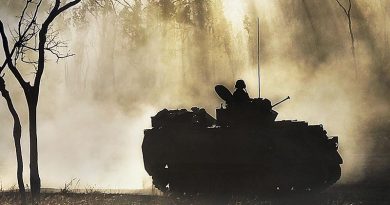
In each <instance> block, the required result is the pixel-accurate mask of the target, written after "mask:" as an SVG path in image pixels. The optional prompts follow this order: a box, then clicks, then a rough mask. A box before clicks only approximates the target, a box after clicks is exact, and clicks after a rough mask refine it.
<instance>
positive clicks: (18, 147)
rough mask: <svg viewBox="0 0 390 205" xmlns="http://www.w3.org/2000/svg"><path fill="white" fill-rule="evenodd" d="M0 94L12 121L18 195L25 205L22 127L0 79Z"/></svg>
mask: <svg viewBox="0 0 390 205" xmlns="http://www.w3.org/2000/svg"><path fill="white" fill-rule="evenodd" d="M0 92H1V93H2V95H3V97H4V99H5V100H6V101H7V105H8V109H9V111H10V112H11V115H12V117H13V120H14V130H13V137H14V142H15V150H16V161H17V179H18V186H19V193H20V200H21V204H22V205H26V204H27V201H26V189H25V187H24V181H23V156H22V146H21V144H20V139H21V137H22V126H21V124H20V118H19V115H18V113H17V112H16V109H15V107H14V105H13V103H12V100H11V97H10V95H9V93H8V91H7V90H6V89H5V84H4V80H3V79H2V78H1V79H0Z"/></svg>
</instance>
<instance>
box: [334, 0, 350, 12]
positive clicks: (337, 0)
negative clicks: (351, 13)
mask: <svg viewBox="0 0 390 205" xmlns="http://www.w3.org/2000/svg"><path fill="white" fill-rule="evenodd" d="M336 2H337V3H338V4H339V6H340V7H341V8H342V9H343V10H344V12H345V14H346V15H348V12H347V9H345V7H344V6H343V5H342V4H341V3H340V1H339V0H336Z"/></svg>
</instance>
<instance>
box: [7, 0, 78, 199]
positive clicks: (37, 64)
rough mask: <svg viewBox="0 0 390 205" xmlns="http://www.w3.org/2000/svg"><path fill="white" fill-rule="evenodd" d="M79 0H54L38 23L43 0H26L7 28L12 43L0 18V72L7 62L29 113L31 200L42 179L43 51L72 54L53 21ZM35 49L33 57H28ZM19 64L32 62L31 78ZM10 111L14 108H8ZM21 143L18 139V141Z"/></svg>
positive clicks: (58, 54)
mask: <svg viewBox="0 0 390 205" xmlns="http://www.w3.org/2000/svg"><path fill="white" fill-rule="evenodd" d="M80 1H81V0H73V1H68V2H67V3H63V4H62V3H61V1H60V0H55V1H54V2H53V4H52V6H51V7H50V10H49V12H48V14H47V15H46V16H45V17H44V18H43V22H42V23H39V22H38V20H37V16H38V15H39V14H40V13H44V12H40V11H39V10H40V9H41V3H42V0H26V3H25V6H24V8H23V10H22V12H21V15H20V17H19V22H18V25H17V27H16V28H15V29H14V30H11V31H10V34H11V36H12V40H13V42H12V45H10V42H9V41H8V36H7V33H6V31H5V29H4V25H3V22H2V21H1V20H0V34H1V39H2V45H3V49H4V54H5V61H4V63H3V65H2V66H1V70H0V73H1V72H3V70H4V68H5V67H6V66H7V67H8V68H9V70H10V72H11V73H12V75H13V76H14V77H15V78H16V80H17V81H18V83H19V85H20V86H21V88H22V89H23V91H24V95H25V98H26V101H27V106H28V114H29V134H30V187H31V195H32V202H33V203H38V202H39V194H40V189H41V180H40V177H39V169H38V143H37V106H38V99H39V91H40V85H41V80H42V75H43V73H44V70H45V60H46V52H49V53H51V54H53V55H54V56H55V57H56V58H57V60H58V59H61V58H66V57H69V56H71V55H72V54H69V53H65V54H64V53H63V52H62V51H63V49H64V47H66V43H65V42H63V41H60V40H59V39H58V37H59V33H58V31H53V29H52V23H53V21H54V20H55V18H56V17H57V16H58V15H60V14H61V13H62V12H64V11H66V10H67V9H69V8H71V7H72V6H74V5H76V4H77V3H79V2H80ZM31 53H36V56H37V57H36V58H33V59H31V58H32V57H31V56H34V54H31ZM19 64H27V65H30V66H32V68H33V69H34V72H35V76H34V78H33V80H32V82H29V81H26V80H25V78H24V77H23V76H22V73H21V68H20V65H19ZM10 111H11V113H12V112H13V111H12V109H10ZM19 144H20V142H19Z"/></svg>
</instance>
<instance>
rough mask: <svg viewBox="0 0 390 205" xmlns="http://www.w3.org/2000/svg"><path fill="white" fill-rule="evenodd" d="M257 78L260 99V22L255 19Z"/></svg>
mask: <svg viewBox="0 0 390 205" xmlns="http://www.w3.org/2000/svg"><path fill="white" fill-rule="evenodd" d="M257 78H258V82H259V98H260V20H259V17H257Z"/></svg>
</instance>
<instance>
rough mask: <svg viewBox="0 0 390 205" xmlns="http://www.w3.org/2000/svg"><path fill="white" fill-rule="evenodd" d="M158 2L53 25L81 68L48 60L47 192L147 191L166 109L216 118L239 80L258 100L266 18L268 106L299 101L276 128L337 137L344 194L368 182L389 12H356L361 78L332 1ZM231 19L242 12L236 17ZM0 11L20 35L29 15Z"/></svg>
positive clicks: (74, 14)
mask: <svg viewBox="0 0 390 205" xmlns="http://www.w3.org/2000/svg"><path fill="white" fill-rule="evenodd" d="M137 2H138V3H139V1H135V2H134V3H133V5H135V6H137V5H138V4H137ZM161 2H162V3H161V5H155V6H153V7H152V6H147V5H145V4H142V5H138V6H139V7H134V8H135V10H133V12H128V11H125V10H121V9H119V10H120V11H121V12H118V11H116V12H114V11H113V10H112V9H110V8H109V7H107V6H106V7H104V8H100V7H97V6H96V5H95V7H94V6H91V4H90V2H89V1H86V3H85V4H84V5H80V6H79V7H77V8H76V9H74V10H73V11H69V12H68V13H67V15H65V16H61V18H59V19H57V20H56V28H58V29H60V31H61V35H62V38H63V39H64V40H67V41H68V43H69V48H70V49H71V51H72V52H73V53H75V54H76V56H74V57H72V58H68V59H66V60H63V61H60V63H59V64H56V63H55V59H54V58H52V57H51V58H50V59H48V64H47V67H46V68H47V69H46V70H45V75H44V78H43V84H42V90H41V98H40V100H39V115H38V116H39V120H38V134H39V160H40V161H39V164H40V173H41V178H42V183H43V186H44V187H61V186H62V185H63V183H65V182H67V181H70V180H71V179H73V178H79V179H80V181H81V184H82V185H81V187H80V188H83V186H93V187H95V188H107V189H108V188H142V187H144V186H150V178H149V177H148V176H147V174H146V172H145V171H144V169H143V162H142V153H141V143H142V138H143V129H147V128H149V127H150V116H153V115H154V114H155V113H156V112H157V111H158V110H160V109H162V108H169V109H177V108H187V109H189V108H191V107H192V106H199V107H204V108H206V110H207V111H208V112H209V113H210V114H212V115H214V109H215V108H216V107H218V106H219V104H220V102H221V100H220V99H218V97H217V96H216V95H215V93H214V85H215V84H224V85H226V86H227V87H229V88H231V89H232V88H233V85H234V83H235V80H237V79H244V80H245V81H246V83H247V87H248V91H249V93H250V95H251V96H252V97H256V96H257V89H258V87H257V86H258V85H257V84H258V81H257V64H256V62H257V61H256V57H257V55H256V49H257V47H256V41H257V37H256V35H257V30H256V17H257V16H258V17H259V19H260V33H261V41H260V45H261V46H260V56H261V57H260V58H261V96H262V97H266V98H269V99H270V100H271V101H272V102H276V101H278V100H280V99H282V98H284V97H286V96H287V95H289V96H290V97H291V98H292V100H290V101H289V102H285V103H283V104H281V105H279V106H278V107H277V108H276V110H277V111H278V112H279V116H278V120H283V119H292V120H294V119H297V120H304V121H307V122H309V123H310V124H323V125H324V128H325V129H326V130H327V131H328V135H330V136H339V142H340V148H339V150H340V152H341V155H342V157H343V159H344V164H343V166H342V169H343V174H342V180H341V182H342V183H350V182H358V181H361V180H365V179H367V178H369V175H367V173H366V171H367V168H368V167H369V168H370V167H371V166H372V164H370V160H371V159H372V158H370V157H371V153H377V151H378V149H377V147H378V144H380V143H381V141H379V140H381V139H378V138H376V137H377V135H374V134H372V133H373V131H378V130H379V131H382V130H384V128H385V127H386V126H388V125H389V121H388V119H389V118H388V117H389V113H390V112H389V105H388V102H389V94H388V92H387V90H388V89H389V82H390V81H389V77H390V74H389V64H388V63H389V62H388V60H387V59H389V58H388V55H389V51H390V50H389V43H388V35H387V32H388V28H387V22H386V19H387V18H388V14H387V13H386V9H385V8H388V6H389V5H390V2H386V1H373V0H372V1H353V7H352V26H353V32H354V34H355V38H356V45H355V47H356V60H357V64H356V66H355V64H354V61H353V57H352V54H351V44H350V36H349V33H348V32H349V31H348V22H347V18H346V16H345V15H344V13H343V11H342V10H341V8H340V7H339V6H338V4H337V3H336V2H335V1H331V0H328V1H306V0H302V1H293V0H285V1H265V0H264V1H247V2H246V3H243V2H242V1H229V2H230V3H229V4H225V5H224V4H223V2H222V1H211V2H209V1H194V2H193V4H191V5H189V6H190V7H191V9H192V10H191V12H186V11H187V10H186V9H187V7H186V6H185V5H181V6H177V7H178V8H177V9H176V10H175V9H174V10H172V5H170V4H169V3H167V2H170V1H161ZM164 2H165V3H166V4H163V3H164ZM191 2H192V1H191ZM343 3H347V2H343ZM2 5H4V4H2ZM5 5H8V4H5ZM231 7H237V8H238V7H239V9H238V11H243V12H238V13H234V12H233V14H232V12H229V9H230V10H234V9H232V8H231ZM87 8H88V9H87ZM137 8H138V10H137ZM363 8H364V9H363ZM0 10H1V11H2V13H1V15H0V16H1V19H2V20H3V19H4V18H6V19H7V20H9V22H8V23H9V24H10V25H15V22H13V21H12V20H11V19H12V15H15V13H16V14H17V13H18V12H19V10H20V8H19V9H18V8H16V7H15V8H14V7H11V6H10V5H8V6H7V7H4V8H0ZM3 11H7V12H6V13H3ZM137 12H139V13H137ZM173 14H174V15H173ZM187 14H188V15H190V16H189V17H188V18H187V17H186V15H187ZM242 14H245V15H242ZM172 16H174V17H172ZM237 18H238V19H239V20H237ZM355 73H357V75H356V74H355ZM24 74H25V75H27V76H30V77H31V74H29V73H28V72H27V71H26V72H25V73H24ZM6 77H7V80H8V81H7V82H9V83H7V86H8V87H9V89H10V90H11V93H12V97H13V99H14V101H15V102H16V104H17V108H18V111H19V112H20V113H21V114H22V116H23V123H24V130H23V140H24V141H23V148H24V160H25V164H26V165H27V164H28V132H27V124H26V123H27V120H26V109H25V106H26V105H25V102H24V99H23V98H24V97H23V93H22V91H21V90H20V88H18V86H17V84H16V82H15V81H14V80H12V77H11V75H10V74H9V73H7V75H6ZM0 103H1V106H0V114H1V118H0V122H1V125H2V127H1V128H2V129H1V130H0V141H1V143H0V149H1V153H0V180H1V181H2V182H3V184H4V185H5V186H11V185H12V184H15V183H16V180H15V179H16V177H15V176H14V175H15V174H14V173H16V172H15V170H16V167H15V164H16V162H15V161H16V160H15V157H14V150H13V141H12V138H11V133H12V121H11V118H10V116H9V113H8V110H7V109H6V107H5V103H4V101H3V100H0ZM386 135H387V136H388V132H387V134H386ZM378 152H379V151H378ZM25 167H26V171H25V180H26V182H28V181H27V179H28V177H27V176H28V169H27V168H28V166H25ZM380 169H381V170H386V169H388V167H381V168H380Z"/></svg>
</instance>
